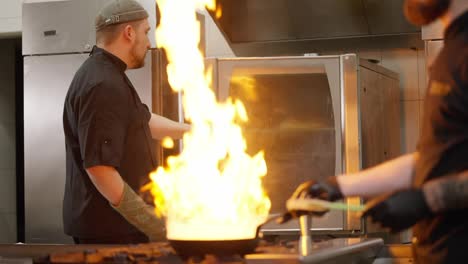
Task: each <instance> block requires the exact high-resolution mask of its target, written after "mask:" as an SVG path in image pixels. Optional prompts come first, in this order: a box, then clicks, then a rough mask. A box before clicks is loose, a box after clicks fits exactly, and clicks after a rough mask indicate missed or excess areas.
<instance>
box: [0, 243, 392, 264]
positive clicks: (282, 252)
mask: <svg viewBox="0 0 468 264" xmlns="http://www.w3.org/2000/svg"><path fill="white" fill-rule="evenodd" d="M383 248H384V244H383V240H382V239H379V238H371V239H366V238H348V239H346V238H338V239H332V240H327V241H322V242H317V243H313V244H312V251H311V254H310V255H308V256H300V254H299V253H298V250H297V243H295V242H291V243H287V244H278V245H275V244H270V243H261V244H260V246H259V247H258V248H257V250H256V252H255V253H254V254H249V255H246V256H245V257H244V258H240V257H218V258H216V257H213V256H211V257H209V258H207V259H205V260H204V261H201V260H198V261H197V260H190V261H187V262H186V263H206V264H208V263H210V264H215V263H230V264H237V263H239V264H263V263H269V264H274V263H288V264H289V263H291V264H292V263H373V262H374V260H375V259H376V258H377V256H378V253H379V252H381V251H382V249H383ZM100 252H101V253H102V252H103V254H109V253H111V252H113V254H117V253H118V254H117V255H115V256H113V258H112V259H107V260H106V262H105V263H137V261H138V263H163V264H164V263H167V264H176V263H181V264H182V263H184V261H182V259H180V258H179V257H178V256H177V255H176V254H175V253H174V252H173V251H172V249H171V248H170V247H169V246H168V244H166V243H153V244H145V245H136V246H129V247H122V246H115V245H100V246H99V245H29V244H23V245H0V256H1V257H0V263H2V264H10V263H11V264H32V263H59V262H60V263H66V262H64V261H70V262H72V259H73V258H75V260H76V259H80V258H83V256H85V257H88V259H89V260H93V261H99V260H98V259H97V258H96V257H97V255H98V254H100ZM105 252H107V253H105ZM148 252H150V253H148ZM151 252H152V253H151ZM145 254H146V255H147V257H145ZM148 254H149V255H148ZM91 256H92V257H93V258H90V257H91ZM148 256H150V257H148ZM132 261H133V262H132ZM70 262H68V263H70ZM78 262H79V261H78ZM74 263H76V262H74ZM94 263H103V262H102V258H101V262H94Z"/></svg>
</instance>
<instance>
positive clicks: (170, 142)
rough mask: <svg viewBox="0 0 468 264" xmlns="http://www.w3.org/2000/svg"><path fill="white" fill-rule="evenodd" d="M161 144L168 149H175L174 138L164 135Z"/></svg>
mask: <svg viewBox="0 0 468 264" xmlns="http://www.w3.org/2000/svg"><path fill="white" fill-rule="evenodd" d="M161 146H162V147H163V148H166V149H173V148H174V140H172V138H170V137H164V138H163V139H162V140H161Z"/></svg>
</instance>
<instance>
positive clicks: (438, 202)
mask: <svg viewBox="0 0 468 264" xmlns="http://www.w3.org/2000/svg"><path fill="white" fill-rule="evenodd" d="M423 191H424V196H425V197H426V201H427V203H428V205H429V208H431V210H432V212H434V213H440V212H444V211H449V210H458V209H465V208H468V172H463V173H460V174H457V175H453V176H450V177H444V178H440V179H435V180H432V181H429V182H427V183H426V184H424V186H423Z"/></svg>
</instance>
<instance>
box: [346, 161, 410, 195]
mask: <svg viewBox="0 0 468 264" xmlns="http://www.w3.org/2000/svg"><path fill="white" fill-rule="evenodd" d="M417 158H418V153H417V152H414V153H411V154H406V155H403V156H401V157H398V158H396V159H393V160H390V161H387V162H384V163H382V164H380V165H377V166H375V167H372V168H369V169H366V170H363V171H360V172H357V173H352V174H347V175H342V176H338V177H337V182H338V185H339V186H340V189H341V192H342V193H343V195H344V196H345V197H353V196H360V197H373V196H376V195H380V194H383V193H387V192H392V191H397V190H401V189H405V188H409V187H410V186H411V183H412V179H413V171H414V164H415V161H416V159H417Z"/></svg>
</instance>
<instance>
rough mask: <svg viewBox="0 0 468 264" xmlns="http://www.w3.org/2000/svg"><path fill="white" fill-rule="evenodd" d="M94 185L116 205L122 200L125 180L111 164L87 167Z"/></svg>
mask: <svg viewBox="0 0 468 264" xmlns="http://www.w3.org/2000/svg"><path fill="white" fill-rule="evenodd" d="M86 172H88V175H89V178H90V179H91V181H92V182H93V184H94V186H95V187H96V189H98V191H99V192H100V193H101V194H102V196H104V197H105V198H106V199H107V201H109V203H111V204H112V205H114V206H116V205H119V202H120V200H122V193H123V189H124V181H123V179H122V177H121V176H120V173H119V172H118V171H117V170H116V169H115V168H114V167H109V166H94V167H90V168H88V169H86Z"/></svg>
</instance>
